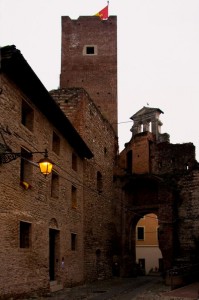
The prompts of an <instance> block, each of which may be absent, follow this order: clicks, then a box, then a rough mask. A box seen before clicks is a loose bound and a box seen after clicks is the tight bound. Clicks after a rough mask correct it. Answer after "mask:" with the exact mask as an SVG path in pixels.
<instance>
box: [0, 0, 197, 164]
mask: <svg viewBox="0 0 199 300" xmlns="http://www.w3.org/2000/svg"><path fill="white" fill-rule="evenodd" d="M106 5H107V2H106V1H102V0H92V1H91V0H81V1H80V0H72V1H69V0H0V46H6V45H13V44H14V45H16V47H17V49H19V50H20V51H21V53H22V55H23V56H24V58H25V59H26V60H27V62H28V63H29V65H30V66H31V67H32V69H33V70H34V71H35V73H36V75H37V76H38V77H39V79H40V80H41V82H42V83H43V84H44V85H45V87H46V88H47V90H52V89H57V88H58V87H59V76H60V63H61V16H69V17H70V18H71V19H77V18H78V17H79V16H92V15H94V14H96V13H97V12H98V11H100V10H101V9H102V8H104V7H105V6H106ZM109 15H112V16H117V28H118V40H117V43H118V122H119V124H118V135H119V144H120V151H121V150H122V149H123V147H124V143H125V142H128V141H129V140H130V138H131V132H130V129H131V127H132V125H133V121H131V120H130V117H131V116H132V115H134V114H135V113H136V112H137V111H138V110H140V109H141V108H142V107H143V106H147V103H148V104H149V107H155V108H159V109H161V110H162V111H163V112H164V114H162V115H160V119H161V121H162V122H163V126H162V133H165V132H167V133H168V134H169V135H170V142H171V143H174V144H176V143H188V142H191V143H193V144H194V145H195V146H196V159H197V160H198V161H199V124H198V120H199V0H123V1H119V0H110V1H109ZM91 30H92V28H91Z"/></svg>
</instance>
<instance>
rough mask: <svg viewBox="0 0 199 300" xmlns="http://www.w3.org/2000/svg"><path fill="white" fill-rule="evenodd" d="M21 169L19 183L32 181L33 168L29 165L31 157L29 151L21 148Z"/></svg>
mask: <svg viewBox="0 0 199 300" xmlns="http://www.w3.org/2000/svg"><path fill="white" fill-rule="evenodd" d="M21 153H22V155H21V167H20V181H21V182H23V181H25V182H27V183H30V182H31V179H32V172H33V170H32V169H33V166H32V164H31V161H32V155H31V153H30V152H29V151H27V150H25V149H24V148H21Z"/></svg>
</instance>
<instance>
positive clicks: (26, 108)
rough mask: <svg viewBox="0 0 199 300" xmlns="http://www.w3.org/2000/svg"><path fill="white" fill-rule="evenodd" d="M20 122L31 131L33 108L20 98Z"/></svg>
mask: <svg viewBox="0 0 199 300" xmlns="http://www.w3.org/2000/svg"><path fill="white" fill-rule="evenodd" d="M21 123H22V124H23V125H24V126H25V127H26V128H28V129H29V130H30V131H33V124H34V110H33V109H32V107H30V105H28V103H27V102H26V101H24V100H22V105H21Z"/></svg>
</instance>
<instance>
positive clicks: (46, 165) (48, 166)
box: [0, 149, 53, 176]
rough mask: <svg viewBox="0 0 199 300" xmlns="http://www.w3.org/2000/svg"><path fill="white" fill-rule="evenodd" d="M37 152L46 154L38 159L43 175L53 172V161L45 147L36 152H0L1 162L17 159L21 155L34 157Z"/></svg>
mask: <svg viewBox="0 0 199 300" xmlns="http://www.w3.org/2000/svg"><path fill="white" fill-rule="evenodd" d="M36 153H41V154H44V158H42V159H40V160H39V161H38V164H39V167H40V171H41V173H42V174H43V175H45V176H47V175H48V174H50V173H51V172H52V168H53V162H52V161H51V160H50V159H49V158H48V151H47V149H45V151H42V152H39V151H35V152H26V153H22V152H17V153H16V152H4V153H0V164H6V163H9V162H11V161H13V160H15V159H17V158H18V157H21V158H24V159H26V158H30V157H32V155H33V154H36Z"/></svg>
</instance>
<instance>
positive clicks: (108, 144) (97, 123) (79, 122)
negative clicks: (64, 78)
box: [51, 88, 118, 281]
mask: <svg viewBox="0 0 199 300" xmlns="http://www.w3.org/2000/svg"><path fill="white" fill-rule="evenodd" d="M51 95H52V96H53V97H54V99H55V100H56V102H57V103H58V104H59V105H60V108H61V109H62V110H63V111H64V113H65V114H66V115H67V117H68V118H69V120H70V121H71V122H72V124H73V125H74V127H75V128H76V130H77V131H78V132H79V133H80V135H81V136H82V138H83V139H84V141H86V143H87V145H88V146H89V148H90V149H91V150H92V152H93V153H94V157H93V159H91V160H89V161H85V163H84V252H85V278H86V280H89V281H92V280H95V279H98V278H107V277H110V276H111V274H112V262H113V255H114V249H113V243H114V241H113V237H114V233H115V226H114V223H113V210H112V206H113V204H114V196H113V195H114V194H113V193H114V186H113V170H114V167H115V162H116V156H117V151H118V144H117V137H116V136H115V132H114V130H113V128H112V126H111V125H110V124H109V122H108V121H107V120H106V119H105V118H104V117H103V115H102V114H101V112H100V111H99V109H98V108H97V107H96V105H95V103H94V102H93V101H92V99H91V98H90V97H89V95H88V94H87V93H86V92H85V90H84V89H78V88H71V89H63V88H62V89H60V90H55V91H51ZM98 173H100V174H101V176H102V187H101V188H100V189H99V188H98V186H97V174H98Z"/></svg>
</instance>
